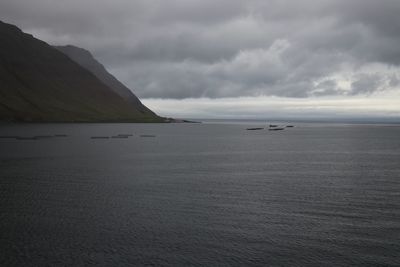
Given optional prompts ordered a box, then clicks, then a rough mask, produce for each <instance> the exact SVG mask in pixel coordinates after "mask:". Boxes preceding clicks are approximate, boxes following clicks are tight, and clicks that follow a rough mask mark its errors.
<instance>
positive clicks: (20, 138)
mask: <svg viewBox="0 0 400 267" xmlns="http://www.w3.org/2000/svg"><path fill="white" fill-rule="evenodd" d="M15 139H17V140H38V138H37V137H35V136H33V137H22V136H17V138H15Z"/></svg>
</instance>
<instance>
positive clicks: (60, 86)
mask: <svg viewBox="0 0 400 267" xmlns="http://www.w3.org/2000/svg"><path fill="white" fill-rule="evenodd" d="M0 121H6V122H165V121H173V120H167V119H165V118H162V117H160V116H158V115H156V114H155V113H154V112H153V111H151V110H150V109H148V108H147V107H146V106H144V105H143V104H142V103H141V102H140V100H139V99H138V98H137V97H136V96H135V95H134V94H133V93H132V91H130V90H129V89H128V88H127V87H126V86H124V85H123V84H122V83H121V82H119V81H118V80H117V79H116V78H115V77H113V76H112V75H111V74H110V73H108V72H107V70H106V69H105V68H104V66H103V65H101V64H100V63H99V62H98V61H97V60H96V59H94V57H93V56H92V55H91V54H90V52H88V51H86V50H84V49H81V48H77V47H74V46H63V47H52V46H50V45H49V44H47V43H45V42H43V41H41V40H39V39H36V38H34V37H33V36H32V35H30V34H27V33H24V32H22V31H21V30H20V29H19V28H18V27H16V26H14V25H11V24H7V23H4V22H2V21H0Z"/></svg>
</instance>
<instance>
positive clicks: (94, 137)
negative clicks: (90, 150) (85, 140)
mask: <svg viewBox="0 0 400 267" xmlns="http://www.w3.org/2000/svg"><path fill="white" fill-rule="evenodd" d="M90 139H110V137H109V136H92V137H90Z"/></svg>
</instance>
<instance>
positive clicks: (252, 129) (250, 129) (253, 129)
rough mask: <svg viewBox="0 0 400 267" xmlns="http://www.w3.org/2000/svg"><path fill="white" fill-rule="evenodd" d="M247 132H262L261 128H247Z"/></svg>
mask: <svg viewBox="0 0 400 267" xmlns="http://www.w3.org/2000/svg"><path fill="white" fill-rule="evenodd" d="M246 130H248V131H257V130H264V128H263V127H255V128H247V129H246Z"/></svg>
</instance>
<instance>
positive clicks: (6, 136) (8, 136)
mask: <svg viewBox="0 0 400 267" xmlns="http://www.w3.org/2000/svg"><path fill="white" fill-rule="evenodd" d="M17 138H18V136H16V135H1V136H0V139H17Z"/></svg>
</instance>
